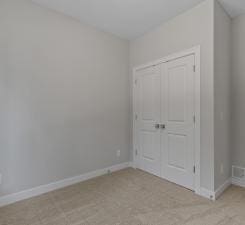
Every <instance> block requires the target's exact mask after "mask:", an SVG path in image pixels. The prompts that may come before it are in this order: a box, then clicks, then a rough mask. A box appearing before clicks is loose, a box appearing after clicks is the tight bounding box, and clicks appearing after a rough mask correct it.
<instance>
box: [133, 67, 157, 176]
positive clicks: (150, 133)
mask: <svg viewBox="0 0 245 225" xmlns="http://www.w3.org/2000/svg"><path fill="white" fill-rule="evenodd" d="M160 69H161V66H152V67H148V68H146V69H143V70H140V71H138V72H137V79H138V82H137V83H138V84H137V85H139V86H138V95H139V99H138V107H139V115H138V119H137V121H138V122H137V130H138V132H137V133H138V140H139V143H138V145H139V152H138V154H139V155H138V157H139V168H140V169H142V170H145V171H147V172H149V173H151V174H154V175H156V176H160V175H161V146H160V142H161V140H160V129H159V122H160V117H161V115H160V114H161V113H160V110H161V101H160V98H161V91H160V86H161V70H160Z"/></svg>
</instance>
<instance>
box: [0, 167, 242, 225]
mask: <svg viewBox="0 0 245 225" xmlns="http://www.w3.org/2000/svg"><path fill="white" fill-rule="evenodd" d="M3 224H4V225H158V224H159V225H161V224H162V225H185V224H188V225H214V224H215V225H242V224H245V189H242V188H238V187H234V186H232V187H231V188H229V189H228V190H227V191H226V192H225V193H224V195H223V196H222V197H221V198H220V199H219V200H218V201H216V202H212V201H209V200H206V199H204V198H201V197H198V196H196V195H195V194H194V193H192V192H190V191H188V190H186V189H184V188H181V187H178V186H176V185H174V184H171V183H169V182H167V181H164V180H162V179H160V178H157V177H155V176H152V175H150V174H147V173H144V172H142V171H139V170H134V169H126V170H122V171H119V172H116V173H113V174H110V175H106V176H102V177H99V178H95V179H93V180H89V181H86V182H83V183H80V184H77V185H73V186H71V187H68V188H64V189H61V190H58V191H54V192H51V193H48V194H45V195H42V196H39V197H35V198H32V199H29V200H25V201H22V202H19V203H16V204H13V205H10V206H7V207H4V208H0V225H3Z"/></svg>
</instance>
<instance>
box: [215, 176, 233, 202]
mask: <svg viewBox="0 0 245 225" xmlns="http://www.w3.org/2000/svg"><path fill="white" fill-rule="evenodd" d="M230 186H231V178H229V179H227V180H226V181H225V183H224V184H222V185H221V186H220V187H219V188H218V189H217V190H216V191H215V195H214V197H215V200H217V199H218V198H219V197H220V196H221V195H222V194H223V192H224V191H225V190H226V189H227V188H229V187H230Z"/></svg>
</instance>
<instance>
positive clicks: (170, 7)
mask: <svg viewBox="0 0 245 225" xmlns="http://www.w3.org/2000/svg"><path fill="white" fill-rule="evenodd" d="M32 1H34V2H36V3H38V4H40V5H43V6H45V7H48V8H51V9H54V10H56V11H59V12H62V13H64V14H66V15H69V16H72V17H74V18H77V19H78V20H80V21H82V22H83V23H86V24H89V25H92V26H94V27H97V28H99V29H101V30H104V31H106V32H109V33H112V34H115V35H117V36H120V37H122V38H126V39H133V38H136V37H138V36H140V35H142V34H144V33H145V32H147V31H149V30H151V29H153V28H154V27H156V26H158V25H159V24H161V23H163V22H166V21H167V20H169V19H171V18H173V17H175V16H177V15H178V14H180V13H182V12H184V11H186V10H188V9H190V8H192V7H194V6H195V5H197V4H199V3H200V2H202V1H203V0H32ZM220 2H221V3H222V4H223V5H224V7H225V8H226V10H227V11H228V12H229V13H230V15H231V16H237V15H238V14H240V13H243V12H245V0H220Z"/></svg>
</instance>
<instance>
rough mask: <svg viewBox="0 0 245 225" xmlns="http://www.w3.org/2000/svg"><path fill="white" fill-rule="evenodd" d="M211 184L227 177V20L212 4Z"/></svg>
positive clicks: (229, 164) (229, 59)
mask: <svg viewBox="0 0 245 225" xmlns="http://www.w3.org/2000/svg"><path fill="white" fill-rule="evenodd" d="M214 9H215V10H214V161H215V163H214V164H215V167H214V168H215V170H214V186H215V190H216V189H217V188H219V187H220V186H221V185H222V184H224V183H225V181H227V179H229V178H230V176H231V143H230V142H231V138H230V137H231V112H230V111H231V19H230V17H229V16H228V15H227V13H226V12H225V11H224V9H223V8H222V6H221V5H220V4H219V3H218V2H217V1H215V7H214Z"/></svg>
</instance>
